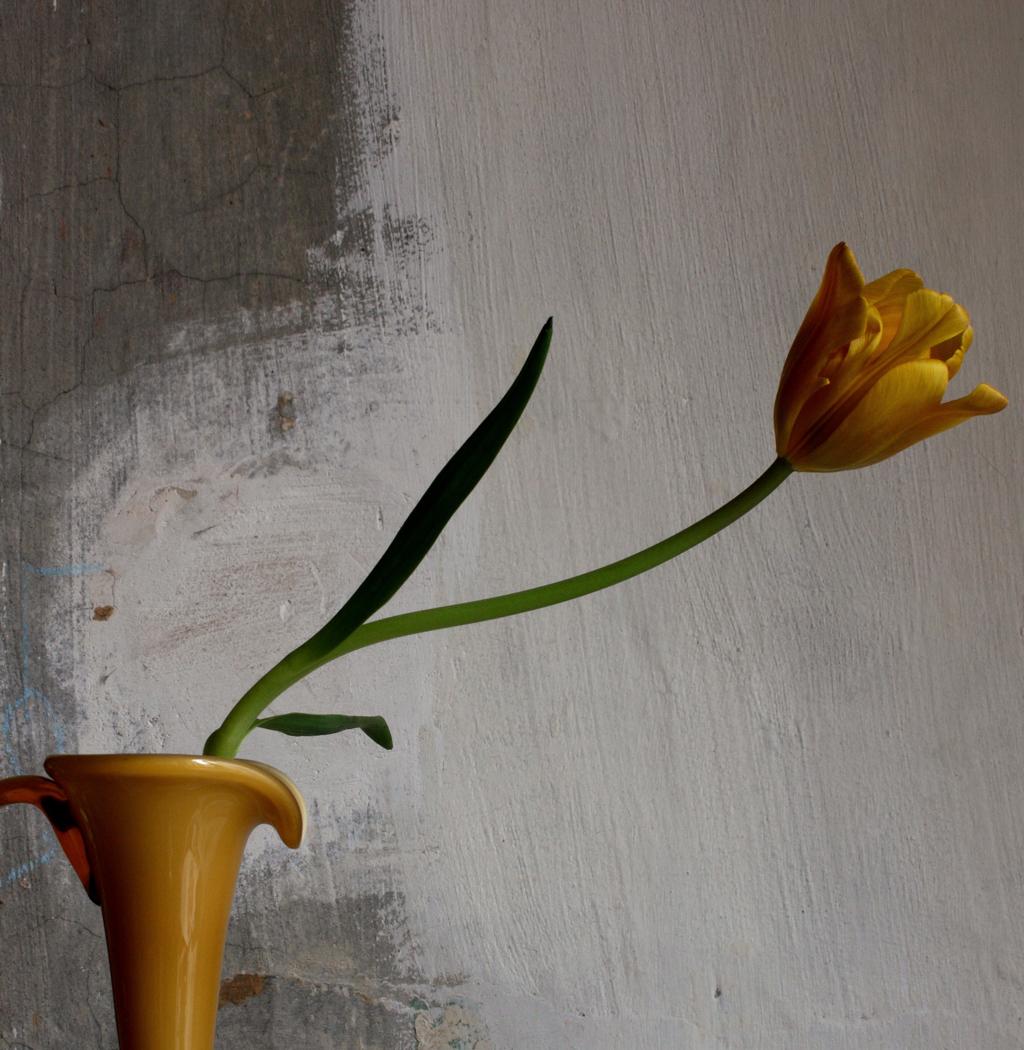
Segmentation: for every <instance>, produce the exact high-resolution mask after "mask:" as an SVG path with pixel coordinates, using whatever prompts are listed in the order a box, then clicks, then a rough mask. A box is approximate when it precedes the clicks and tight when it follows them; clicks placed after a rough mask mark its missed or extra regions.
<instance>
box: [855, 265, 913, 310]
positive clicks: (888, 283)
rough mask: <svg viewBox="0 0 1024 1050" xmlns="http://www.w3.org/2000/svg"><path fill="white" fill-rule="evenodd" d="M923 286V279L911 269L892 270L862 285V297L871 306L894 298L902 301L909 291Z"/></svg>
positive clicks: (891, 300)
mask: <svg viewBox="0 0 1024 1050" xmlns="http://www.w3.org/2000/svg"><path fill="white" fill-rule="evenodd" d="M923 287H924V281H922V280H921V278H920V277H918V275H917V274H916V273H914V271H913V270H893V271H892V272H891V273H887V274H885V275H884V276H883V277H876V278H875V280H873V281H871V282H869V283H868V284H866V285H864V293H863V294H864V298H865V299H867V301H868V302H869V303H870V304H871V305H872V306H877V305H878V304H879V303H889V302H893V301H895V300H899V301H900V302H902V301H903V300H904V299H906V297H907V296H908V295H910V293H911V292H916V291H917V290H918V289H919V288H923Z"/></svg>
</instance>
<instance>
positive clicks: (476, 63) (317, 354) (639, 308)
mask: <svg viewBox="0 0 1024 1050" xmlns="http://www.w3.org/2000/svg"><path fill="white" fill-rule="evenodd" d="M0 19H2V25H0V478H2V492H0V498H2V504H0V515H2V517H0V530H2V531H0V540H2V544H3V547H2V577H0V616H2V633H0V644H2V661H3V677H2V679H0V703H2V719H0V734H2V737H0V762H2V765H0V775H10V774H13V773H19V772H35V771H38V770H39V769H40V767H41V764H42V760H43V758H44V757H45V756H46V755H47V754H48V753H50V752H53V751H56V750H68V751H122V750H128V751H145V750H166V751H179V752H195V751H197V750H198V749H199V748H200V747H201V746H202V741H203V739H204V738H205V736H206V734H207V733H208V732H209V731H210V730H211V729H212V728H213V726H214V725H215V724H216V722H217V721H218V720H219V719H220V717H221V716H222V713H223V712H224V711H225V710H226V708H227V706H228V705H229V704H230V702H232V701H233V700H234V699H235V698H237V696H238V695H239V694H240V693H241V692H242V691H243V690H244V689H245V688H246V686H248V685H249V684H250V683H251V682H252V680H253V679H254V678H255V677H256V676H257V675H258V674H259V672H260V671H262V670H263V669H264V668H265V667H266V666H267V662H268V660H270V659H271V658H272V657H273V658H276V657H277V656H278V655H281V654H283V653H284V652H286V651H287V650H288V649H289V648H291V647H292V646H293V645H294V644H296V643H297V642H298V641H300V640H301V639H302V638H304V637H305V636H306V635H307V634H308V633H310V632H311V631H312V630H313V629H314V628H315V627H317V626H319V624H320V623H321V622H322V621H323V620H324V619H325V618H326V616H327V615H329V613H330V612H332V611H333V610H334V609H335V608H336V607H337V606H338V605H340V603H341V602H342V601H343V600H344V598H345V597H346V595H347V594H348V593H349V592H350V590H351V588H352V587H353V586H354V585H355V584H356V583H357V582H358V581H359V580H360V579H361V578H362V575H363V573H364V572H365V571H366V570H367V569H368V568H369V566H370V565H371V564H372V563H373V561H374V560H375V558H376V557H377V556H378V554H379V553H380V552H381V551H382V550H383V548H384V546H385V544H386V542H387V540H388V539H389V538H390V536H391V535H392V534H393V532H394V530H395V529H396V528H397V527H398V525H399V524H400V522H401V520H402V518H403V515H404V514H405V513H406V512H407V510H408V509H409V508H410V506H411V504H412V501H414V500H415V498H416V497H417V496H418V495H419V493H420V492H421V491H422V489H423V487H424V486H425V485H426V483H427V482H428V481H429V480H430V478H431V477H432V476H433V473H434V472H435V471H436V469H437V468H438V467H439V466H440V464H441V463H442V462H443V461H444V459H445V458H446V456H447V455H448V454H449V453H450V452H451V451H452V450H453V449H454V447H455V446H456V445H457V444H458V443H459V442H460V441H461V440H462V438H463V437H464V436H465V435H466V434H467V433H468V432H469V430H470V429H471V428H472V426H473V425H474V424H475V422H476V421H477V420H478V419H479V418H480V417H481V416H482V415H483V413H484V412H485V411H486V410H487V409H488V408H489V407H490V405H491V404H492V403H493V401H494V400H495V399H496V397H497V396H498V395H499V393H500V392H501V391H502V390H503V389H504V387H505V386H506V385H507V383H508V382H509V380H510V378H511V376H512V375H513V374H514V371H515V369H516V368H517V366H518V364H519V363H520V361H521V360H522V357H523V355H524V353H525V351H526V349H527V348H528V346H529V344H530V342H531V341H532V339H533V336H534V335H535V333H536V331H537V329H538V328H539V326H540V324H541V323H542V322H543V320H544V318H545V317H546V316H547V315H548V314H549V313H553V314H554V315H555V317H556V336H555V344H554V350H553V354H552V357H551V360H550V362H549V365H548V368H547V371H546V374H545V376H544V378H543V380H542V383H541V386H540V388H539V390H538V393H537V395H536V396H535V399H534V401H533V403H532V404H531V406H530V408H529V410H528V413H527V416H526V417H525V419H524V422H523V423H522V425H521V427H520V428H519V430H518V431H517V433H516V434H515V435H514V436H513V439H512V440H511V441H510V442H509V445H508V446H507V448H506V450H505V452H504V453H503V454H502V456H501V457H500V459H499V460H498V462H497V464H496V466H495V467H494V469H493V471H492V472H491V474H490V475H488V477H487V478H486V479H485V480H484V482H483V483H482V484H481V485H480V487H479V489H478V490H477V492H476V493H475V494H474V496H473V497H472V498H471V500H470V501H469V502H468V503H467V504H466V505H465V507H464V508H463V509H462V510H461V511H460V513H459V514H458V516H457V517H456V519H455V520H453V522H452V524H451V526H450V527H449V529H448V530H447V531H446V533H445V534H444V536H443V537H442V539H441V541H440V543H439V544H438V546H437V548H436V549H435V551H434V552H433V553H432V554H431V555H430V557H429V558H428V559H427V561H425V562H424V564H423V566H422V567H421V569H420V570H419V572H418V573H417V574H416V575H415V577H414V578H413V579H412V580H411V581H410V584H409V586H408V587H407V588H406V589H405V590H404V591H403V592H402V593H401V595H399V597H398V598H397V599H396V601H395V602H394V603H393V608H394V609H395V610H399V609H409V608H414V607H419V606H422V605H425V604H437V603H440V602H445V601H455V600H459V599H463V598H469V597H477V596H482V595H484V594H487V593H492V592H496V591H499V590H507V589H510V588H514V587H517V586H525V585H528V584H532V583H538V582H541V581H543V580H545V579H549V578H553V577H556V576H558V575H567V574H569V573H572V572H576V571H580V570H582V569H585V568H590V567H592V566H593V565H594V564H596V563H598V562H599V561H605V560H610V559H612V558H615V557H619V556H622V555H624V554H626V553H628V552H629V551H630V550H632V549H634V548H636V547H638V546H641V545H644V544H647V543H649V542H652V541H654V540H656V539H658V538H661V536H663V535H665V534H667V533H668V532H670V531H674V530H675V529H676V528H678V527H679V526H680V525H681V524H683V523H685V522H687V521H689V520H692V519H694V518H696V517H697V516H699V515H701V514H703V513H705V512H706V511H707V510H709V509H711V508H712V507H713V506H716V505H717V504H718V503H720V502H722V501H723V500H724V499H726V498H728V497H729V496H731V495H733V494H734V493H735V492H736V491H738V490H739V489H740V488H741V487H742V486H743V485H745V484H746V483H747V482H748V481H750V480H751V479H752V478H753V477H754V476H755V475H756V474H757V473H759V472H760V471H761V470H762V469H763V468H764V467H765V466H766V465H767V463H768V462H769V461H770V460H771V458H772V456H773V448H772V439H771V433H770V412H771V402H772V398H773V397H774V391H775V384H776V382H777V378H778V373H779V370H780V367H781V364H782V360H783V358H784V355H785V352H786V349H787V347H788V344H789V341H790V339H791V338H792V334H793V332H794V331H795V329H796V326H797V325H798V324H799V322H800V319H801V317H802V316H803V312H804V310H805V308H806V306H807V303H808V302H809V299H810V296H811V295H812V294H813V291H814V289H815V287H816V285H817V281H818V278H819V274H820V269H821V266H822V264H823V262H824V258H825V255H826V253H827V251H828V249H829V248H830V247H831V245H832V244H833V243H834V242H835V241H837V240H839V239H846V240H848V241H849V242H850V243H851V245H852V246H853V247H854V249H855V250H856V251H857V253H858V256H859V259H860V262H861V264H862V266H863V268H864V270H865V272H866V273H867V274H868V276H869V277H870V276H873V275H877V274H879V273H881V272H884V271H885V270H888V269H890V268H892V267H894V266H897V265H908V266H912V267H914V268H916V269H918V270H919V271H920V272H921V273H922V274H923V275H924V276H925V278H926V280H927V281H928V283H929V284H930V285H931V286H933V287H937V288H940V289H943V290H949V291H951V292H953V293H955V294H956V296H957V297H958V298H959V299H960V301H962V302H963V303H964V304H965V305H966V306H967V308H968V309H969V310H970V311H971V314H972V318H973V321H974V325H975V328H976V331H977V339H976V343H975V348H974V349H972V351H971V353H970V354H969V355H968V359H967V363H966V365H965V369H964V375H963V377H962V378H961V379H959V380H958V381H957V383H956V385H955V389H956V390H957V393H960V392H964V391H966V390H967V389H969V388H970V387H971V386H973V385H974V383H976V382H979V381H981V380H987V381H989V382H991V383H992V384H993V385H995V386H997V387H999V388H1000V389H1002V390H1004V391H1005V392H1006V393H1007V394H1008V396H1009V397H1010V399H1011V407H1010V409H1009V410H1008V411H1007V412H1005V413H1003V414H1002V415H1000V416H998V417H996V418H994V419H987V420H981V421H977V422H974V423H970V424H968V425H967V426H965V427H964V428H963V429H961V430H959V431H956V432H954V433H953V434H947V435H943V436H942V437H940V438H937V439H935V440H934V441H933V442H931V443H929V444H928V445H925V446H919V447H917V448H915V449H913V450H911V451H909V452H907V453H905V454H904V455H902V456H901V457H899V458H897V459H895V460H892V461H890V462H888V463H885V464H883V465H880V466H878V467H875V468H873V469H871V470H868V471H862V472H859V473H851V474H847V475H829V476H798V477H795V478H793V479H791V480H790V481H789V482H787V484H786V485H785V486H784V487H783V488H782V490H781V491H780V492H779V493H777V494H776V495H774V496H773V497H772V498H771V500H770V501H769V502H768V503H767V504H766V505H764V506H763V507H761V508H759V509H758V510H757V511H756V512H755V513H754V514H752V515H751V516H750V517H749V518H747V519H745V520H744V521H743V522H742V523H741V524H739V525H738V526H736V527H734V528H733V529H732V530H731V531H730V532H729V533H727V534H726V535H724V536H721V537H718V538H717V539H716V540H714V541H712V542H710V543H708V544H707V545H705V546H704V547H702V548H701V549H700V550H698V551H695V552H693V553H692V554H689V555H687V556H686V557H685V558H684V559H682V560H681V561H679V562H676V563H673V564H671V565H669V566H667V567H664V568H662V569H660V570H659V571H658V572H657V573H655V574H653V575H651V576H648V577H646V578H644V579H641V580H637V581H633V582H631V583H629V584H627V585H625V586H623V587H620V588H618V589H616V590H614V591H609V592H606V593H604V594H601V595H598V596H594V597H592V598H590V599H587V600H585V601H584V602H581V603H578V604H576V605H572V606H564V607H560V608H555V609H551V610H548V611H545V612H541V613H538V614H535V615H533V616H532V617H528V618H522V619H519V620H514V621H504V622H497V623H492V624H488V625H483V626H479V627H476V628H468V629H463V630H460V631H456V632H451V633H450V634H438V635H432V636H427V637H424V638H420V639H407V640H404V641H400V642H393V643H390V645H388V646H386V647H381V648H376V649H372V648H371V649H368V650H364V651H362V652H360V653H357V654H355V655H354V656H352V657H350V658H348V659H347V661H345V662H344V665H334V666H332V667H330V668H327V669H324V670H322V671H320V672H319V673H317V675H315V676H314V677H312V678H311V679H309V680H307V682H305V683H303V684H301V685H300V686H298V687H296V688H295V690H294V691H293V693H292V694H290V695H289V696H288V697H286V698H285V699H284V700H282V701H281V702H280V703H279V705H278V706H277V710H287V709H289V708H292V707H298V708H299V709H307V710H324V711H328V710H342V711H348V712H355V713H381V714H384V715H386V716H387V717H388V719H389V721H390V722H391V724H392V726H393V728H394V730H395V732H396V738H397V740H396V748H395V751H394V752H392V753H391V754H385V753H384V752H379V751H378V750H377V749H375V748H374V747H373V745H372V744H370V743H369V742H368V741H366V740H365V739H363V738H359V739H353V738H351V737H350V736H346V737H337V738H327V739H323V740H317V741H312V742H298V741H293V740H287V739H278V738H274V739H269V738H267V739H254V738H250V744H249V745H248V746H247V749H246V751H245V752H244V753H245V754H246V755H248V756H249V757H254V758H260V759H264V760H267V761H270V762H273V763H274V764H276V765H278V766H280V767H281V768H283V769H284V770H286V771H287V772H289V773H290V774H291V775H292V776H293V777H294V779H295V780H296V781H297V783H298V784H299V786H300V787H301V788H302V789H303V791H304V793H305V794H306V796H307V798H308V799H309V801H310V806H311V812H312V818H313V828H312V833H311V835H310V838H309V840H308V841H307V843H306V845H305V846H304V847H303V848H302V850H301V851H299V852H295V853H291V852H289V851H287V850H285V849H284V848H283V847H282V846H281V845H280V844H279V843H278V842H277V841H276V840H275V838H274V836H273V833H272V832H270V831H269V829H261V830H260V831H259V832H257V834H256V835H255V836H254V838H253V840H252V843H251V846H250V850H249V853H248V854H247V859H246V863H245V866H244V869H243V875H242V880H241V884H240V889H239V894H238V898H237V903H236V910H235V914H234V917H233V920H232V927H231V931H230V934H229V942H230V943H229V947H228V950H227V956H226V959H225V983H224V988H223V1000H224V1005H223V1008H222V1011H221V1019H220V1025H219V1040H218V1046H220V1047H222V1048H224V1050H231V1048H236V1047H239V1048H240V1047H248V1046H253V1045H260V1046H275V1047H284V1046H302V1047H310V1048H321V1047H322V1048H328V1047H330V1048H342V1047H345V1048H347V1047H352V1048H355V1047H364V1048H373V1050H439V1048H442V1047H444V1048H449V1047H454V1048H458V1050H470V1048H473V1050H560V1048H571V1050H623V1048H626V1047H629V1048H633V1050H654V1048H678V1047H685V1048H688V1050H705V1048H707V1050H710V1048H712V1047H715V1048H720V1047H728V1048H729V1050H791V1048H793V1047H806V1048H809V1050H873V1048H879V1050H883V1048H884V1050H891V1048H900V1050H904V1048H905V1050H954V1048H955V1050H960V1048H963V1050H980V1048H984V1050H1011V1048H1019V1047H1022V1046H1024V821H1022V818H1021V814H1022V813H1024V763H1022V759H1021V756H1022V754H1024V708H1022V700H1024V686H1022V684H1021V683H1022V682H1024V673H1022V672H1024V652H1022V648H1024V645H1022V639H1024V626H1022V625H1024V594H1022V580H1021V553H1020V552H1021V550H1022V548H1024V529H1022V526H1021V521H1022V511H1024V503H1022V496H1021V490H1020V486H1019V465H1020V462H1021V459H1022V456H1024V433H1022V429H1021V425H1020V417H1019V408H1018V406H1019V405H1020V404H1021V403H1022V401H1024V390H1022V389H1021V388H1022V383H1021V378H1020V377H1021V366H1020V363H1019V362H1020V346H1021V332H1022V330H1024V305H1022V302H1024V300H1022V297H1021V294H1020V289H1019V284H1020V269H1021V267H1020V231H1021V229H1022V228H1024V204H1022V200H1024V198H1022V194H1021V192H1020V186H1021V182H1020V173H1021V171H1022V170H1024V128H1022V126H1021V124H1022V122H1021V108H1020V99H1021V98H1022V97H1024V75H1022V68H1024V66H1022V63H1021V51H1020V41H1021V38H1022V35H1024V9H1022V8H1021V7H1020V5H1019V4H1015V3H1010V2H1008V0H1006V2H1003V0H989V2H987V3H984V4H962V3H955V2H953V0H940V2H935V3H929V2H926V0H910V2H907V3H902V4H895V3H890V2H888V0H872V2H854V3H852V4H846V3H839V2H827V3H822V2H821V0H790V2H785V3H740V2H733V0H721V2H716V3H713V4H698V3H696V2H692V0H684V2H680V0H642V2H639V0H632V2H627V0H588V2H586V3H557V4H556V3H552V2H550V0H462V2H455V0H444V2H432V3H422V4H419V3H411V2H405V3H402V2H400V0H289V2H287V3H285V2H284V0H280V2H273V0H205V2H202V3H200V2H198V0H176V2H170V0H150V2H147V3H146V4H136V5H132V4H114V3H111V2H109V0H99V2H86V3H84V4H77V5H72V4H69V3H66V2H65V0H47V2H45V3H43V2H35V3H31V4H27V3H16V2H14V0H4V2H3V3H2V5H0ZM0 943H2V945H3V956H4V964H3V967H2V970H0V1047H2V1048H4V1050H14V1048H18V1050H50V1048H69V1047H76V1048H90V1050H93V1048H95V1050H101V1048H102V1050H111V1048H113V1047H114V1046H115V1045H116V1036H115V1034H114V1030H113V1017H112V1010H111V1007H110V1005H109V980H108V978H107V975H106V971H105V953H104V947H103V940H102V925H101V922H100V915H99V912H98V910H97V909H95V908H94V907H93V906H92V905H91V904H90V903H89V902H88V901H87V900H86V899H85V896H84V894H83V893H82V892H81V890H80V888H79V887H78V886H77V884H76V883H75V882H74V877H73V875H72V874H71V871H70V868H69V867H68V865H67V864H66V863H65V862H64V860H63V858H61V857H60V856H59V855H58V854H57V853H56V850H55V848H54V846H53V842H52V838H51V836H50V832H49V829H48V828H47V827H46V825H45V823H44V821H43V819H42V818H41V817H40V816H39V814H38V813H36V812H34V811H30V810H28V809H27V808H25V807H16V808H15V809H11V810H5V811H3V812H2V813H0Z"/></svg>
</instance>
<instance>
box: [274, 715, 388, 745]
mask: <svg viewBox="0 0 1024 1050" xmlns="http://www.w3.org/2000/svg"><path fill="white" fill-rule="evenodd" d="M256 728H257V729H272V730H273V731H274V732H275V733H286V734H287V735H288V736H329V735H330V734H332V733H343V732H345V730H346V729H361V730H362V731H363V732H364V733H365V734H366V735H367V736H368V737H369V738H370V739H371V740H372V741H373V742H374V743H375V744H380V746H381V747H383V748H385V749H387V750H388V751H390V750H391V749H392V747H394V743H393V741H392V739H391V730H390V729H389V728H388V724H387V722H385V721H384V719H383V718H382V717H381V716H380V715H308V714H304V713H303V712H301V711H293V712H291V714H287V715H273V716H272V717H270V718H257V719H256Z"/></svg>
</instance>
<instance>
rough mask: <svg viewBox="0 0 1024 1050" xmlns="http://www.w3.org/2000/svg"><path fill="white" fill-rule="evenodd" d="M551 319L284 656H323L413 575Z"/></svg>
mask: <svg viewBox="0 0 1024 1050" xmlns="http://www.w3.org/2000/svg"><path fill="white" fill-rule="evenodd" d="M551 325H552V322H551V318H548V320H547V322H546V323H545V325H544V327H543V328H542V329H541V332H540V335H538V336H537V341H536V342H535V343H534V344H533V349H532V350H531V351H530V354H529V356H528V357H527V359H526V363H525V364H524V365H523V367H522V369H521V370H520V372H519V375H518V376H516V378H515V381H514V382H513V383H512V385H511V386H510V387H509V389H508V391H507V392H506V393H505V396H504V397H503V398H502V399H501V400H500V401H499V402H498V403H497V405H495V406H494V408H493V409H492V410H491V412H490V414H489V415H488V416H487V418H486V419H485V420H484V421H483V422H482V423H481V424H480V425H479V426H478V427H477V428H476V430H474V431H473V433H472V434H470V436H469V437H468V438H467V439H466V441H465V442H464V443H463V445H462V447H461V448H460V449H459V450H458V451H457V452H456V453H455V455H454V456H452V458H451V459H450V460H449V461H448V462H447V463H446V464H445V465H444V467H442V468H441V472H440V473H439V474H438V475H437V477H436V478H434V480H433V481H432V482H431V484H430V487H429V488H428V489H427V491H426V492H424V493H423V495H422V496H421V497H420V500H419V502H418V503H417V504H416V506H415V507H413V509H412V511H411V512H410V514H409V516H408V518H406V519H405V522H404V523H403V525H402V527H401V528H400V529H399V530H398V532H397V534H396V535H395V538H394V539H393V540H392V541H391V543H390V545H389V546H388V548H387V550H386V551H384V553H383V554H382V555H381V557H380V560H379V561H378V562H377V564H376V565H375V566H374V567H373V568H372V569H371V570H370V574H369V575H368V576H367V577H366V579H365V580H363V582H362V583H361V584H360V585H359V586H358V587H357V588H356V590H355V592H354V593H353V594H352V597H351V598H349V600H348V601H347V602H346V603H345V604H344V605H343V606H342V607H341V609H339V610H338V612H337V613H335V615H334V616H333V617H331V619H330V620H328V621H327V623H326V624H324V626H323V627H321V628H320V630H319V631H317V632H316V634H314V635H313V636H312V637H311V638H309V639H308V640H307V641H306V642H304V643H303V644H302V645H301V646H299V648H298V649H296V650H294V652H293V653H291V654H290V656H288V657H285V659H286V660H288V661H289V662H291V661H293V660H294V662H296V663H309V662H313V661H316V660H318V659H319V658H320V657H323V656H326V655H327V654H328V653H329V652H330V651H331V650H332V649H334V648H336V647H337V646H339V645H340V644H341V643H342V642H343V641H344V640H345V639H346V638H347V637H348V636H349V635H350V634H351V633H352V632H353V631H354V630H355V629H356V628H357V627H358V626H359V625H360V624H361V623H363V622H364V621H366V620H367V619H369V617H371V616H372V615H373V614H374V613H375V612H376V611H377V610H378V609H379V608H380V607H381V606H382V605H384V603H385V602H387V601H388V600H389V599H390V598H391V597H392V596H393V595H394V594H395V592H396V591H397V590H398V589H399V587H401V586H402V584H403V583H405V581H406V580H407V579H408V578H409V577H410V576H411V575H412V573H413V571H414V570H415V568H416V566H417V565H419V563H420V562H421V561H422V560H423V559H424V557H426V554H427V552H428V551H429V550H430V548H431V547H432V546H433V545H434V542H435V541H436V539H437V537H438V536H439V535H440V534H441V530H442V529H443V528H444V527H445V525H446V524H447V523H448V519H449V518H451V516H452V515H453V514H454V513H455V512H456V511H457V510H458V509H459V507H460V506H461V504H462V502H463V500H465V498H466V497H467V496H468V495H469V494H470V493H471V492H472V491H473V489H474V488H475V487H476V483H477V482H478V481H479V480H480V479H481V478H482V477H483V476H484V474H485V473H486V472H487V468H488V467H489V466H490V465H491V464H492V463H493V462H494V458H495V456H497V454H498V453H499V452H500V451H501V446H502V445H504V444H505V440H506V439H507V438H508V436H509V434H511V433H512V430H513V428H514V427H515V425H516V423H517V422H518V421H519V417H520V416H521V415H522V413H523V409H524V408H526V403H527V402H528V401H529V400H530V395H531V394H532V393H533V390H534V387H535V386H536V385H537V380H538V379H539V378H540V373H541V369H542V368H543V367H544V360H545V358H546V357H547V352H548V347H549V346H550V344H551Z"/></svg>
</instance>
